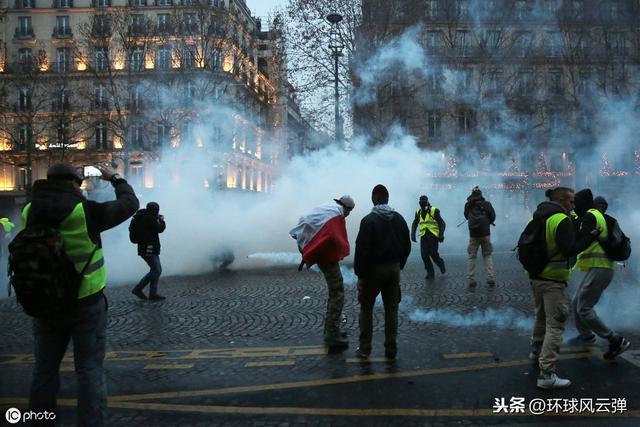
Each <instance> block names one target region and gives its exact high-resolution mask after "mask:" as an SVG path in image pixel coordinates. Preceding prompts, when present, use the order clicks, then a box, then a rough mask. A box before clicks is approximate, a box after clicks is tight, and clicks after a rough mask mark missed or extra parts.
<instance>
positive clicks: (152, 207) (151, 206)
mask: <svg viewBox="0 0 640 427" xmlns="http://www.w3.org/2000/svg"><path fill="white" fill-rule="evenodd" d="M147 210H148V211H149V212H151V213H153V214H155V215H157V214H158V213H159V212H160V205H159V204H157V203H156V202H149V203H147Z"/></svg>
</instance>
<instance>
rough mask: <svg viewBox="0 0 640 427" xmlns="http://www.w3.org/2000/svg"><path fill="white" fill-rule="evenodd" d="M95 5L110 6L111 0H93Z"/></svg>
mask: <svg viewBox="0 0 640 427" xmlns="http://www.w3.org/2000/svg"><path fill="white" fill-rule="evenodd" d="M94 4H95V7H110V6H111V0H94Z"/></svg>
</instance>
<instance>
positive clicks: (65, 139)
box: [57, 122, 71, 146]
mask: <svg viewBox="0 0 640 427" xmlns="http://www.w3.org/2000/svg"><path fill="white" fill-rule="evenodd" d="M70 131H71V129H70V127H69V123H67V122H63V123H60V124H59V125H58V138H57V141H58V145H60V146H65V145H68V144H69V139H70Z"/></svg>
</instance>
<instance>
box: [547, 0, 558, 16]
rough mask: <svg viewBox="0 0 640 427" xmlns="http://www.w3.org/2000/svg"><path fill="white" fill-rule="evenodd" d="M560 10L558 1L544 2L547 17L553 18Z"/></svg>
mask: <svg viewBox="0 0 640 427" xmlns="http://www.w3.org/2000/svg"><path fill="white" fill-rule="evenodd" d="M559 9H560V1H559V0H545V2H544V10H545V13H546V14H547V16H548V17H553V16H554V15H555V14H556V13H558V10H559Z"/></svg>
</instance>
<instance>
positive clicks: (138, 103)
mask: <svg viewBox="0 0 640 427" xmlns="http://www.w3.org/2000/svg"><path fill="white" fill-rule="evenodd" d="M141 108H142V90H141V89H140V86H132V87H131V88H130V89H129V109H130V110H133V111H138V110H140V109H141Z"/></svg>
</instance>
